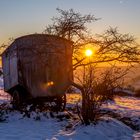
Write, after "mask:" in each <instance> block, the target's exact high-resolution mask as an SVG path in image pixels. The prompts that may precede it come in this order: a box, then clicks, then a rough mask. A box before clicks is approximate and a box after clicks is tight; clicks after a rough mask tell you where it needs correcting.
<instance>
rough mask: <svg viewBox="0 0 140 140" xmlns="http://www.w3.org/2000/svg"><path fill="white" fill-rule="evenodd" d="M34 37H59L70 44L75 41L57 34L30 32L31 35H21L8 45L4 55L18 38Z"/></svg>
mask: <svg viewBox="0 0 140 140" xmlns="http://www.w3.org/2000/svg"><path fill="white" fill-rule="evenodd" d="M32 37H34V38H38V37H44V38H45V37H46V38H49V37H50V38H56V39H58V40H62V41H65V42H67V43H70V44H72V43H73V42H72V41H69V40H67V39H65V38H62V37H59V36H56V35H48V34H29V35H24V36H21V37H18V38H16V39H15V40H14V41H13V42H12V43H11V44H10V45H9V46H8V47H7V49H6V50H5V51H4V52H3V53H2V55H3V54H4V53H5V52H7V51H8V50H9V49H10V48H11V46H12V44H13V43H15V42H17V41H18V40H22V39H26V38H27V39H30V38H32Z"/></svg>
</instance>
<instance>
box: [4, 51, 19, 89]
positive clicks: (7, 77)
mask: <svg viewBox="0 0 140 140" xmlns="http://www.w3.org/2000/svg"><path fill="white" fill-rule="evenodd" d="M2 67H3V75H4V90H5V91H8V90H10V89H11V88H13V87H15V86H16V85H17V84H18V73H17V55H16V50H14V51H11V49H10V50H8V51H6V52H5V53H4V54H3V55H2Z"/></svg>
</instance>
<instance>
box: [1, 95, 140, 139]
mask: <svg viewBox="0 0 140 140" xmlns="http://www.w3.org/2000/svg"><path fill="white" fill-rule="evenodd" d="M70 96H71V97H70V98H71V100H72V99H76V100H77V99H78V97H79V96H78V95H77V96H76V94H75V95H73V97H72V95H70ZM4 97H5V99H4ZM74 97H75V98H74ZM1 100H4V101H8V100H7V96H3V97H2V99H1ZM71 100H70V101H71ZM76 100H75V101H74V102H76ZM139 105H140V100H138V99H136V98H132V97H121V98H116V99H115V102H110V103H109V104H108V105H104V108H105V109H107V110H116V111H118V112H119V113H120V114H122V115H129V116H131V117H132V118H133V117H136V118H138V117H139V113H140V106H139ZM38 115H39V116H40V120H36V119H35V118H36V117H37V116H38ZM69 126H70V127H69ZM71 126H73V127H71ZM135 133H136V132H135V131H134V130H132V129H131V128H130V127H128V126H127V125H125V124H124V123H122V122H120V121H118V120H116V119H113V118H110V117H103V118H102V119H101V121H99V123H98V124H96V125H90V126H83V125H81V124H80V122H79V121H78V120H71V119H64V120H63V121H60V120H59V119H58V118H52V117H50V114H49V113H47V114H42V113H41V114H37V113H35V112H32V113H31V117H30V118H27V117H23V114H21V113H19V112H17V111H13V112H11V113H8V115H7V120H6V121H5V122H1V123H0V140H16V139H18V140H27V139H28V140H93V139H94V140H133V139H134V140H140V137H139V134H138V133H137V135H136V134H135ZM134 134H135V138H134ZM136 136H137V137H136Z"/></svg>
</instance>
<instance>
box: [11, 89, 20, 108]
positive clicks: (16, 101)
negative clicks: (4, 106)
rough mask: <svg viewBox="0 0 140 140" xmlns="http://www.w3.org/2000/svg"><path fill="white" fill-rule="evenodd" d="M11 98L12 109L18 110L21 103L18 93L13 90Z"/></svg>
mask: <svg viewBox="0 0 140 140" xmlns="http://www.w3.org/2000/svg"><path fill="white" fill-rule="evenodd" d="M12 97H13V100H12V104H13V108H14V109H19V105H20V103H21V97H20V94H19V92H18V91H17V90H14V91H13V96H12Z"/></svg>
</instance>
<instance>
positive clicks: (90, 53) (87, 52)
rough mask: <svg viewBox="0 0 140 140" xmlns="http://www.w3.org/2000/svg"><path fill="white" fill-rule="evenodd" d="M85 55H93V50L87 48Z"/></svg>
mask: <svg viewBox="0 0 140 140" xmlns="http://www.w3.org/2000/svg"><path fill="white" fill-rule="evenodd" d="M85 55H86V56H91V55H93V51H92V50H90V49H87V50H86V51H85Z"/></svg>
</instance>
